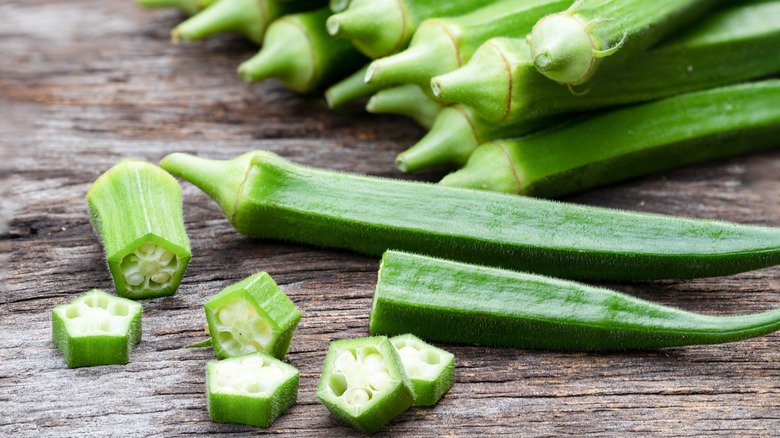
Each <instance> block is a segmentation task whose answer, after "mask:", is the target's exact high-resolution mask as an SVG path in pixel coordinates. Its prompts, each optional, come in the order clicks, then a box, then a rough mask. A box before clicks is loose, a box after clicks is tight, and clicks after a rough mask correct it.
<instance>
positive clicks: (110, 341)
mask: <svg viewBox="0 0 780 438" xmlns="http://www.w3.org/2000/svg"><path fill="white" fill-rule="evenodd" d="M51 317H52V340H53V341H54V345H56V346H57V348H58V349H59V350H60V352H61V353H62V355H63V356H64V357H65V362H67V363H68V366H69V367H71V368H75V367H88V366H93V365H109V364H124V363H127V361H128V358H129V357H130V352H131V351H132V350H133V347H134V346H135V344H137V343H138V341H140V340H141V305H140V304H138V303H136V302H134V301H130V300H127V299H124V298H119V297H115V296H112V295H109V294H107V293H105V292H103V291H101V290H98V289H93V290H91V291H89V292H87V293H85V294H84V295H82V296H80V297H78V298H76V299H75V300H73V301H71V302H70V303H68V304H63V305H61V306H57V307H55V308H54V309H53V310H52V312H51Z"/></svg>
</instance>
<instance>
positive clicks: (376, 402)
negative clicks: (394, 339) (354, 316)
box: [317, 336, 414, 434]
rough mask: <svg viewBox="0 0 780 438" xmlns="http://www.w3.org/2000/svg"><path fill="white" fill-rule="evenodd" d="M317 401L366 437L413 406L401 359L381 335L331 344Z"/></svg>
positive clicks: (409, 384) (410, 386) (407, 377)
mask: <svg viewBox="0 0 780 438" xmlns="http://www.w3.org/2000/svg"><path fill="white" fill-rule="evenodd" d="M317 398H319V399H320V401H321V402H322V403H323V404H324V405H325V407H326V408H328V411H330V413H331V414H332V415H333V416H334V417H336V418H338V419H339V420H341V421H343V422H345V423H347V424H350V425H352V426H353V427H355V428H357V429H358V430H360V431H362V432H364V433H367V434H372V433H374V432H376V431H378V430H379V429H380V428H382V426H384V425H385V424H387V422H388V421H390V420H391V419H392V418H393V417H395V416H396V415H398V414H400V413H401V412H403V411H405V410H407V409H408V408H409V407H410V406H412V403H414V393H413V392H412V383H411V381H410V380H409V376H408V375H407V374H406V371H404V367H403V363H402V362H401V358H400V356H399V355H398V352H397V351H396V349H395V347H393V345H392V344H391V343H390V341H389V340H388V339H387V338H386V337H384V336H376V337H373V338H361V339H343V340H340V341H335V342H332V343H331V344H330V347H329V348H328V354H327V355H326V356H325V363H324V365H323V366H322V377H321V378H320V383H319V385H318V386H317Z"/></svg>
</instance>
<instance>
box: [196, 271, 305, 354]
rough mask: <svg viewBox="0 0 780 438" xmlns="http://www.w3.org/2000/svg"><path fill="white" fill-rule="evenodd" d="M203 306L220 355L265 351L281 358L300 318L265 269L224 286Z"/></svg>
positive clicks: (292, 304)
mask: <svg viewBox="0 0 780 438" xmlns="http://www.w3.org/2000/svg"><path fill="white" fill-rule="evenodd" d="M205 309H206V320H208V323H209V333H211V338H212V339H213V344H214V354H216V355H217V357H220V358H225V357H232V356H238V355H241V354H247V353H253V352H255V351H265V352H268V353H270V354H272V355H273V356H275V357H277V358H279V359H282V358H283V357H284V355H285V354H287V349H288V348H289V347H290V341H291V340H292V336H293V333H294V332H295V329H296V328H297V327H298V321H300V319H301V312H300V310H298V308H297V307H295V304H294V303H293V302H292V301H291V300H290V299H289V298H287V295H285V294H284V292H282V290H281V289H279V286H277V284H276V282H275V281H274V280H273V279H272V278H271V276H270V275H268V273H266V272H259V273H257V274H254V275H252V276H250V277H247V278H245V279H243V280H241V281H239V282H238V283H235V284H232V285H230V286H228V287H226V288H225V289H223V290H222V291H221V292H220V293H218V294H217V295H215V296H214V298H212V299H210V300H209V301H208V302H207V303H206V305H205Z"/></svg>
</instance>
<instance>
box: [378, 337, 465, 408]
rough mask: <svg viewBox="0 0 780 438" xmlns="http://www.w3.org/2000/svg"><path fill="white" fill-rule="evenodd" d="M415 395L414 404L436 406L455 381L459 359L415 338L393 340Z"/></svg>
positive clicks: (391, 340) (395, 338) (391, 339)
mask: <svg viewBox="0 0 780 438" xmlns="http://www.w3.org/2000/svg"><path fill="white" fill-rule="evenodd" d="M390 343H392V344H393V347H395V349H396V350H397V351H398V356H399V357H400V358H401V362H402V363H403V365H404V371H406V374H407V375H408V376H409V380H410V381H411V383H412V392H414V404H415V405H419V406H433V405H435V404H436V403H437V402H438V401H439V399H440V398H441V397H442V396H443V395H444V393H445V392H447V390H448V389H450V387H451V386H452V382H453V381H454V380H455V355H454V354H452V353H450V352H448V351H444V350H442V349H441V348H436V347H434V346H433V345H431V344H428V343H425V342H423V341H422V340H421V339H420V338H418V337H417V336H415V335H412V334H409V333H407V334H405V335H398V336H395V337H393V338H390Z"/></svg>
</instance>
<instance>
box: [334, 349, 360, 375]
mask: <svg viewBox="0 0 780 438" xmlns="http://www.w3.org/2000/svg"><path fill="white" fill-rule="evenodd" d="M356 363H357V361H356V360H355V356H353V355H352V353H351V352H349V351H343V352H341V353H340V354H339V355H338V356H336V363H335V365H336V369H337V370H339V371H348V370H350V369H352V368H353V367H354V366H355V364H356Z"/></svg>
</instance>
